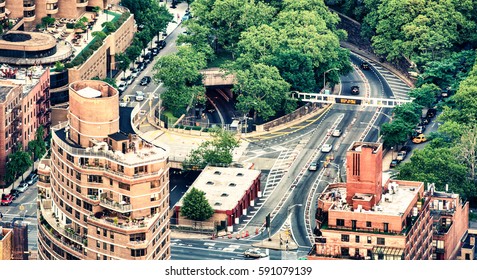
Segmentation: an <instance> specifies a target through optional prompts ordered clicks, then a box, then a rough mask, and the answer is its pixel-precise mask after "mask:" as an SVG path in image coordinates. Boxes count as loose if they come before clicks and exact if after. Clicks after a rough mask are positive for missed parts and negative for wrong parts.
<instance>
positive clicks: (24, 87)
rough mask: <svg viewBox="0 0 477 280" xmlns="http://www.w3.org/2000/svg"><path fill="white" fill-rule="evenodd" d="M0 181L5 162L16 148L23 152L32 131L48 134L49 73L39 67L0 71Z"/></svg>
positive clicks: (34, 134) (3, 69)
mask: <svg viewBox="0 0 477 280" xmlns="http://www.w3.org/2000/svg"><path fill="white" fill-rule="evenodd" d="M0 71H1V72H2V75H3V76H4V78H5V79H4V80H0V178H1V177H3V175H4V174H5V164H6V159H7V157H8V155H9V154H11V153H12V152H15V151H16V150H18V149H19V148H20V147H21V148H23V150H27V148H28V142H30V141H32V140H35V136H36V131H37V129H38V128H39V127H41V126H42V127H43V129H44V136H45V137H46V136H47V135H48V133H49V127H50V125H51V117H50V111H51V109H50V92H49V89H50V75H49V74H50V72H49V70H48V69H46V70H45V69H42V68H41V67H32V68H30V69H29V70H26V69H23V71H17V70H13V69H7V68H2V69H0Z"/></svg>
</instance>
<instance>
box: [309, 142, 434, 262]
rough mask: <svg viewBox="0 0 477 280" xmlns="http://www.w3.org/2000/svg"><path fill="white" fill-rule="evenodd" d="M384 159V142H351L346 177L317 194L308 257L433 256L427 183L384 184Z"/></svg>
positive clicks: (379, 257) (425, 257) (427, 257)
mask: <svg viewBox="0 0 477 280" xmlns="http://www.w3.org/2000/svg"><path fill="white" fill-rule="evenodd" d="M382 158H383V156H382V144H380V143H366V142H354V143H353V144H352V145H351V146H350V148H349V149H348V151H347V155H346V160H347V161H346V169H347V182H346V183H338V184H331V185H329V186H328V187H327V188H326V189H325V190H324V191H323V193H322V194H321V195H320V197H319V199H318V207H317V213H316V223H317V229H316V230H315V234H316V235H317V237H316V239H315V240H316V242H315V245H314V248H313V250H312V251H313V253H312V254H311V256H309V258H310V259H320V258H353V259H399V260H400V259H403V260H418V259H419V260H428V259H431V255H432V221H433V220H432V216H431V214H430V210H429V205H430V203H429V202H430V199H429V197H426V196H425V195H424V184H423V183H422V182H410V181H400V180H388V181H387V182H386V183H384V184H383V183H382Z"/></svg>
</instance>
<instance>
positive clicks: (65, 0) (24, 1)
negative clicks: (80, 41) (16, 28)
mask: <svg viewBox="0 0 477 280" xmlns="http://www.w3.org/2000/svg"><path fill="white" fill-rule="evenodd" d="M119 2H120V1H119V0H48V1H47V0H0V21H1V20H3V19H5V18H6V17H8V18H11V19H16V18H23V20H24V22H25V25H27V26H30V27H35V25H36V24H38V23H41V19H42V18H43V17H46V16H51V17H55V18H68V19H75V18H78V17H79V16H80V15H81V14H83V13H84V12H85V11H86V10H87V9H88V8H89V9H90V8H92V7H96V6H98V7H100V8H101V9H105V8H106V7H107V6H108V5H111V4H117V3H119Z"/></svg>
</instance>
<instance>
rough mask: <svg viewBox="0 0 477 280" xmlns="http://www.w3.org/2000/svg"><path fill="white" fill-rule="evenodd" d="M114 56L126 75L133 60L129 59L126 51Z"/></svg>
mask: <svg viewBox="0 0 477 280" xmlns="http://www.w3.org/2000/svg"><path fill="white" fill-rule="evenodd" d="M114 58H115V59H116V62H118V63H117V64H116V66H117V67H118V68H119V69H120V70H121V71H123V73H124V75H126V70H128V68H129V65H130V64H131V60H130V59H129V57H128V55H127V54H126V53H117V54H116V55H115V56H114Z"/></svg>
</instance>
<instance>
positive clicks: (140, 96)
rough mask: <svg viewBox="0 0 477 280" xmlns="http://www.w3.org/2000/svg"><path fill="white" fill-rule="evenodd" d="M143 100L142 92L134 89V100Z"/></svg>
mask: <svg viewBox="0 0 477 280" xmlns="http://www.w3.org/2000/svg"><path fill="white" fill-rule="evenodd" d="M143 100H144V92H142V91H140V90H138V91H136V101H143Z"/></svg>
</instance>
